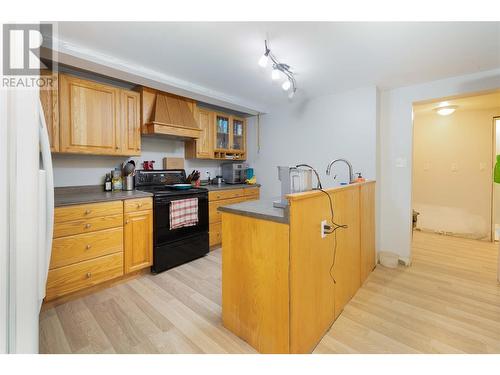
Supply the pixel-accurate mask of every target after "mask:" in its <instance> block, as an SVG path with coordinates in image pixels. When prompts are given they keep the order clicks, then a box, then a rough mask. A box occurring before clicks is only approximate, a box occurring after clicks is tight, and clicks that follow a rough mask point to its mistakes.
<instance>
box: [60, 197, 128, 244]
mask: <svg viewBox="0 0 500 375" xmlns="http://www.w3.org/2000/svg"><path fill="white" fill-rule="evenodd" d="M120 203H121V202H120ZM117 227H123V214H122V213H120V214H118V215H113V216H101V217H94V218H91V219H82V220H75V221H67V222H64V223H57V224H55V225H54V238H59V237H64V236H71V235H74V234H81V233H88V232H95V231H97V230H103V229H110V228H117Z"/></svg>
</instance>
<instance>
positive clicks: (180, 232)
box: [154, 192, 208, 246]
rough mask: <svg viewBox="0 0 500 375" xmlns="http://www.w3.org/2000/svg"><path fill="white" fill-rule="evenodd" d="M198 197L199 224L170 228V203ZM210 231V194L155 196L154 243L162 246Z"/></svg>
mask: <svg viewBox="0 0 500 375" xmlns="http://www.w3.org/2000/svg"><path fill="white" fill-rule="evenodd" d="M187 198H198V224H197V225H194V226H190V227H183V228H177V229H170V205H171V203H172V201H175V200H181V199H187ZM205 232H208V194H207V193H206V192H204V193H192V194H189V195H187V194H184V195H168V196H163V197H162V196H156V197H155V198H154V245H155V246H160V245H163V244H166V243H169V242H173V241H179V240H182V239H185V238H189V237H192V236H195V235H199V234H201V233H205Z"/></svg>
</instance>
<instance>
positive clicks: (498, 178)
mask: <svg viewBox="0 0 500 375" xmlns="http://www.w3.org/2000/svg"><path fill="white" fill-rule="evenodd" d="M493 181H495V182H496V183H497V184H500V155H497V162H496V164H495V171H494V173H493Z"/></svg>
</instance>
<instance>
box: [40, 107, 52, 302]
mask: <svg viewBox="0 0 500 375" xmlns="http://www.w3.org/2000/svg"><path fill="white" fill-rule="evenodd" d="M38 107H39V111H38V112H39V115H40V127H39V133H40V153H41V157H42V164H43V169H44V170H45V197H46V199H45V205H44V206H45V236H43V237H45V238H44V239H45V241H44V242H45V243H43V244H41V248H42V251H41V254H39V255H40V258H41V261H40V262H39V264H40V267H41V269H40V270H39V275H40V285H39V297H40V302H41V301H42V300H43V298H44V297H45V286H46V284H47V276H48V272H49V264H50V256H51V252H52V235H53V230H54V174H53V171H52V155H51V152H50V141H49V133H48V128H47V124H46V122H45V115H44V111H43V106H42V102H41V101H40V100H39V102H38ZM42 193H43V192H42ZM42 207H43V206H42ZM41 216H42V217H43V213H42V214H41ZM42 230H43V228H42Z"/></svg>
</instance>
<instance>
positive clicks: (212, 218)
mask: <svg viewBox="0 0 500 375" xmlns="http://www.w3.org/2000/svg"><path fill="white" fill-rule="evenodd" d="M245 200H246V198H244V197H243V198H233V199H224V200H221V201H214V202H209V203H208V222H209V223H210V224H212V223H220V221H221V215H222V214H221V213H220V212H219V211H218V208H219V207H221V206H227V205H230V204H235V203H240V202H243V201H245Z"/></svg>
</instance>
